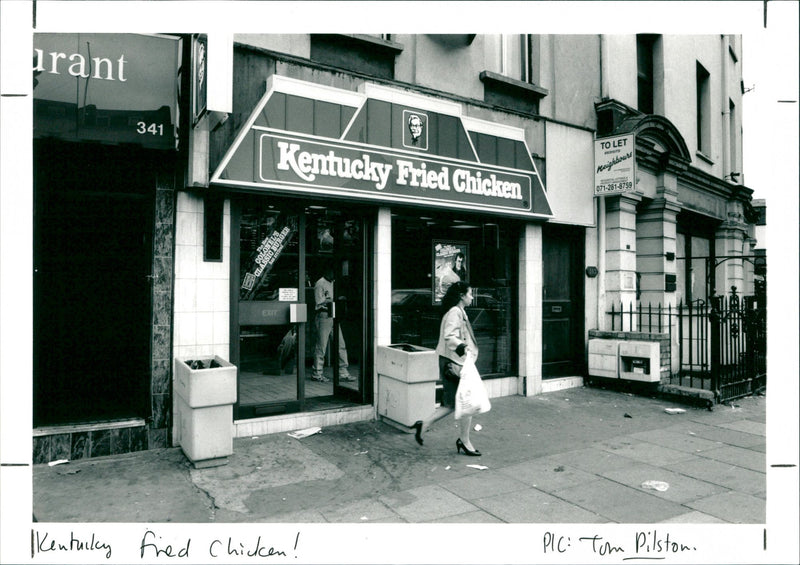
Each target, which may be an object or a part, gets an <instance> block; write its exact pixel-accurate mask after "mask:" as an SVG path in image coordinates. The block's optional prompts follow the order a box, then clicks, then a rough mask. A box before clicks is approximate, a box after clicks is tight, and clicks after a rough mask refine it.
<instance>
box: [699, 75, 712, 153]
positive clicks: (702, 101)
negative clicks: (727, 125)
mask: <svg viewBox="0 0 800 565" xmlns="http://www.w3.org/2000/svg"><path fill="white" fill-rule="evenodd" d="M710 82H711V75H709V73H708V71H707V70H706V69H705V67H703V65H701V64H700V63H699V62H698V63H697V108H696V112H697V116H696V121H697V150H698V151H700V152H701V153H704V154H705V155H707V156H710V155H711V95H710V93H709V90H710V86H709V85H710Z"/></svg>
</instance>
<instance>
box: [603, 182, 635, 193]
mask: <svg viewBox="0 0 800 565" xmlns="http://www.w3.org/2000/svg"><path fill="white" fill-rule="evenodd" d="M628 190H633V183H632V182H611V183H608V184H598V185H597V186H596V187H595V192H625V191H628Z"/></svg>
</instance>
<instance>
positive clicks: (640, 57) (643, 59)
mask: <svg viewBox="0 0 800 565" xmlns="http://www.w3.org/2000/svg"><path fill="white" fill-rule="evenodd" d="M657 38H658V36H657V35H652V34H649V33H640V34H638V35H637V36H636V72H637V86H638V109H639V111H640V112H643V113H645V114H653V113H654V112H655V102H654V100H655V49H654V46H655V43H656V39H657Z"/></svg>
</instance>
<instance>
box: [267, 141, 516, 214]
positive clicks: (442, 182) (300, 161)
mask: <svg viewBox="0 0 800 565" xmlns="http://www.w3.org/2000/svg"><path fill="white" fill-rule="evenodd" d="M254 135H257V136H258V145H259V149H258V160H259V164H258V178H257V182H260V183H269V184H279V185H281V186H284V187H287V188H297V189H300V190H302V189H313V190H315V191H318V190H323V189H324V190H328V191H331V192H336V193H338V194H340V195H348V194H349V195H354V194H360V195H362V196H367V197H371V196H372V197H379V198H381V199H383V198H387V199H392V198H397V199H407V198H408V197H409V196H413V198H414V200H415V201H417V202H418V201H436V202H451V203H455V202H459V203H473V204H479V205H481V206H486V207H490V208H498V207H499V208H507V209H516V210H530V205H531V198H530V194H531V178H530V175H527V174H524V172H522V171H520V172H510V171H502V170H493V169H490V168H487V167H485V166H482V167H476V166H474V165H469V164H467V163H460V162H455V161H448V160H438V159H432V158H430V157H426V158H425V159H421V158H419V157H418V156H417V155H411V154H409V155H403V154H393V153H390V152H388V151H376V150H375V149H372V148H370V149H368V148H366V147H359V146H350V145H345V144H343V143H342V142H336V143H331V142H329V141H322V140H318V139H312V138H304V137H299V136H297V135H286V134H284V133H278V132H269V131H259V132H257V133H254Z"/></svg>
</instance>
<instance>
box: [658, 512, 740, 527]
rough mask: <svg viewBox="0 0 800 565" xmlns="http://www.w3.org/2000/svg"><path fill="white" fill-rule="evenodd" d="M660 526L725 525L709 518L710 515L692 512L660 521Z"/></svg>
mask: <svg viewBox="0 0 800 565" xmlns="http://www.w3.org/2000/svg"><path fill="white" fill-rule="evenodd" d="M661 523H662V524H727V523H728V522H726V521H725V520H721V519H719V518H717V517H716V516H711V515H710V514H704V513H703V512H698V511H696V510H693V511H691V512H687V513H686V514H681V515H680V516H674V517H672V518H669V519H667V520H662V522H661Z"/></svg>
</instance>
